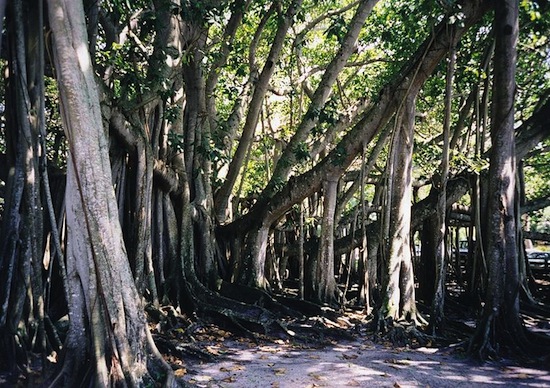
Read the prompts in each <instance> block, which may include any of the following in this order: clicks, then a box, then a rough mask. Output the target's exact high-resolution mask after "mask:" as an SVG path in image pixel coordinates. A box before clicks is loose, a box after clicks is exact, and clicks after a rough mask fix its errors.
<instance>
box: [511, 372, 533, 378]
mask: <svg viewBox="0 0 550 388" xmlns="http://www.w3.org/2000/svg"><path fill="white" fill-rule="evenodd" d="M530 377H531V376H529V375H528V374H527V373H519V374H517V375H515V376H514V378H516V379H528V378H530Z"/></svg>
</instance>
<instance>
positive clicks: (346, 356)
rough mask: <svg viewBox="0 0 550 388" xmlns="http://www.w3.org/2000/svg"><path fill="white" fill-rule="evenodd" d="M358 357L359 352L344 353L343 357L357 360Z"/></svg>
mask: <svg viewBox="0 0 550 388" xmlns="http://www.w3.org/2000/svg"><path fill="white" fill-rule="evenodd" d="M357 357H358V356H357V354H350V355H347V354H343V355H342V358H343V359H344V360H355V359H356V358H357Z"/></svg>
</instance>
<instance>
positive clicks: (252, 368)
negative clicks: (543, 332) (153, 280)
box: [177, 341, 550, 388]
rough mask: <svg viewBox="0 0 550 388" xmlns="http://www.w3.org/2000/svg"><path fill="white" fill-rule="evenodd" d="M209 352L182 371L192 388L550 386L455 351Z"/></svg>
mask: <svg viewBox="0 0 550 388" xmlns="http://www.w3.org/2000/svg"><path fill="white" fill-rule="evenodd" d="M208 349H209V351H210V352H211V353H214V354H219V355H220V358H219V359H218V360H217V361H216V362H212V363H207V362H201V361H198V360H187V361H186V363H187V364H186V365H185V368H182V369H181V370H180V371H178V372H179V373H177V374H179V376H180V377H181V379H182V380H183V381H184V382H185V383H186V385H188V386H196V387H228V388H240V387H242V388H251V387H254V388H255V387H262V388H263V387H273V388H277V387H279V388H283V387H289V388H295V387H296V388H305V387H396V388H397V387H453V388H454V387H471V386H478V387H550V371H549V370H542V369H537V368H531V367H527V366H523V367H522V366H517V365H514V364H513V363H511V362H506V361H501V362H492V363H485V364H479V363H476V362H474V361H471V360H469V359H465V358H464V357H460V356H459V354H457V353H453V352H451V350H450V349H434V348H419V349H415V350H410V349H390V348H385V347H383V346H381V345H375V344H373V343H371V342H365V341H356V342H346V343H338V344H333V345H331V346H327V347H324V348H322V349H313V348H304V347H297V346H292V345H288V344H285V343H284V342H282V341H281V343H278V344H277V343H276V344H273V343H270V344H264V345H256V344H252V343H249V342H237V341H225V342H223V343H222V344H221V345H220V344H219V343H218V344H216V345H212V346H210V347H209V348H208Z"/></svg>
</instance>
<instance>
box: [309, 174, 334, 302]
mask: <svg viewBox="0 0 550 388" xmlns="http://www.w3.org/2000/svg"><path fill="white" fill-rule="evenodd" d="M337 189H338V180H336V179H331V180H326V181H325V182H324V184H323V218H322V222H321V237H320V239H319V240H320V241H319V251H318V254H317V268H316V269H317V271H316V273H315V280H314V282H313V285H314V293H315V299H316V300H317V301H318V302H321V303H328V304H334V303H337V302H338V301H339V299H340V297H339V295H338V287H337V285H336V280H335V278H334V210H335V209H336V197H337V193H338V192H337Z"/></svg>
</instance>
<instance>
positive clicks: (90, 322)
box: [48, 0, 172, 386]
mask: <svg viewBox="0 0 550 388" xmlns="http://www.w3.org/2000/svg"><path fill="white" fill-rule="evenodd" d="M48 5H49V20H50V25H51V27H52V30H53V37H54V44H55V51H54V54H55V65H56V71H57V75H58V83H59V89H60V91H61V93H60V98H61V106H62V118H63V123H64V127H65V133H66V137H67V140H68V144H69V149H70V155H69V159H68V162H67V166H68V168H67V193H66V201H67V270H68V280H69V288H70V290H69V295H70V299H71V300H70V301H69V316H70V329H69V333H68V336H67V342H66V349H65V354H64V360H65V362H66V363H65V364H64V369H63V372H62V373H61V374H60V375H59V376H58V379H61V380H62V384H65V385H67V386H68V385H76V384H79V383H81V382H82V381H81V379H82V378H83V377H84V376H86V375H82V374H81V373H82V370H85V369H87V368H91V370H92V373H91V376H93V377H92V381H93V382H94V384H97V385H101V386H112V385H128V386H141V385H144V384H146V383H149V382H150V381H151V380H152V378H151V377H150V375H149V374H148V355H149V354H150V352H153V353H154V352H155V351H156V349H155V348H154V344H152V343H151V342H150V341H148V328H147V322H146V319H145V313H144V310H143V306H142V304H141V300H140V297H139V294H138V291H137V288H136V286H135V284H134V281H133V276H132V273H131V271H130V266H129V263H128V255H127V253H126V249H125V246H124V241H123V238H122V229H121V226H120V223H119V220H118V210H117V208H116V198H115V193H114V190H113V186H112V177H111V167H110V163H109V155H108V149H109V147H108V140H107V136H106V133H105V130H104V129H103V126H102V118H101V110H100V106H99V95H98V91H97V85H96V84H95V79H94V74H93V71H92V64H91V60H90V56H89V52H88V46H87V39H86V29H85V22H84V12H83V9H82V3H79V2H71V1H64V0H51V1H49V3H48ZM90 360H93V362H92V363H91V364H90V362H89V361H90ZM158 361H159V362H160V360H158ZM81 368H82V369H81ZM165 372H167V373H168V376H169V379H170V378H171V377H172V375H171V374H170V371H169V370H167V369H166V370H165ZM169 384H171V383H169Z"/></svg>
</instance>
